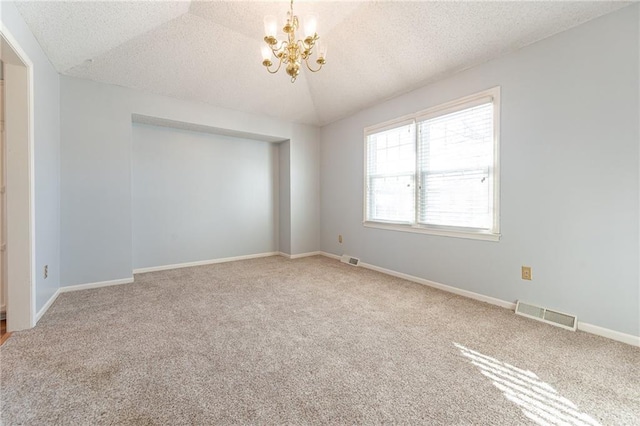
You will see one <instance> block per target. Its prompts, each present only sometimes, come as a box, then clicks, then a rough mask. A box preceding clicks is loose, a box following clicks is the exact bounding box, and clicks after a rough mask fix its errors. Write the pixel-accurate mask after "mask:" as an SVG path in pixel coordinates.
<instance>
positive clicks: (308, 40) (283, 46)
mask: <svg viewBox="0 0 640 426" xmlns="http://www.w3.org/2000/svg"><path fill="white" fill-rule="evenodd" d="M316 25H317V19H316V17H315V16H314V15H310V16H306V17H305V20H304V35H305V38H304V39H301V40H298V39H296V30H297V29H298V28H299V24H298V17H297V16H296V15H294V14H293V0H291V8H290V10H289V11H288V12H287V17H286V22H285V24H284V27H282V31H284V33H285V36H286V40H282V41H278V39H277V38H276V32H277V28H278V23H277V18H276V17H275V16H273V15H269V16H265V18H264V31H265V34H266V35H265V36H264V41H265V42H266V43H267V46H263V47H262V59H263V61H262V65H264V66H265V68H266V69H267V71H269V72H270V73H271V74H275V73H277V72H278V71H279V70H280V67H281V66H282V64H285V65H286V70H287V74H288V75H289V76H290V77H291V82H292V83H293V82H294V81H296V78H297V77H298V74H300V66H301V64H302V61H304V63H305V64H306V66H307V68H309V71H311V72H318V71H320V69H321V68H322V66H323V65H324V64H325V62H326V61H325V58H326V56H327V48H326V45H323V44H321V43H320V42H319V40H318V39H319V38H320V37H318V34H317V33H316ZM316 45H317V46H316ZM314 47H317V49H318V57H317V59H316V64H318V65H319V66H318V68H317V69H313V68H312V67H311V65H309V60H310V59H311V54H312V51H313V48H314ZM273 56H275V58H276V59H277V60H278V67H277V68H276V69H275V70H273V71H272V70H271V66H272V65H273V62H271V58H272V57H273Z"/></svg>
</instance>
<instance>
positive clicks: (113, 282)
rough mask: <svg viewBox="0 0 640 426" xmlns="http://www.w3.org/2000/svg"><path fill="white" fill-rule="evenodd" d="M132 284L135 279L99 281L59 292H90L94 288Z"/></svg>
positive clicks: (70, 287)
mask: <svg viewBox="0 0 640 426" xmlns="http://www.w3.org/2000/svg"><path fill="white" fill-rule="evenodd" d="M132 282H133V277H131V278H122V279H120V280H111V281H99V282H97V283H88V284H77V285H68V286H65V287H60V289H59V290H58V291H59V292H60V293H68V292H70V291H79V290H89V289H92V288H100V287H110V286H112V285H120V284H131V283H132Z"/></svg>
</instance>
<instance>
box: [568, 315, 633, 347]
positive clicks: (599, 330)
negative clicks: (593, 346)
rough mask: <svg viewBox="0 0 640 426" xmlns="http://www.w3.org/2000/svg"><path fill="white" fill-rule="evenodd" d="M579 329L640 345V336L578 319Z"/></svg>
mask: <svg viewBox="0 0 640 426" xmlns="http://www.w3.org/2000/svg"><path fill="white" fill-rule="evenodd" d="M578 330H580V331H584V332H585V333H591V334H595V335H597V336H602V337H606V338H608V339H611V340H616V341H618V342H622V343H626V344H628V345H631V346H637V347H640V336H634V335H633V334H626V333H621V332H619V331H615V330H611V329H608V328H604V327H599V326H597V325H593V324H588V323H585V322H581V321H578Z"/></svg>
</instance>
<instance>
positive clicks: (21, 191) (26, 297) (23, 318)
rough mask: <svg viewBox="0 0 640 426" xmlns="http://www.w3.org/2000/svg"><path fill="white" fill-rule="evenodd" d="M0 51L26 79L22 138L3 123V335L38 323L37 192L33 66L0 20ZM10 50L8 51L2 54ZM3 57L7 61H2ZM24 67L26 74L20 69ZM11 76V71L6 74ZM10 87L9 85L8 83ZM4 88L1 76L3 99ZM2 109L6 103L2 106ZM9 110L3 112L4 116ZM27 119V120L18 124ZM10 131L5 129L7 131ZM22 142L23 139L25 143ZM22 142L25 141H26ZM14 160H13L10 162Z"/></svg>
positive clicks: (21, 117) (6, 122)
mask: <svg viewBox="0 0 640 426" xmlns="http://www.w3.org/2000/svg"><path fill="white" fill-rule="evenodd" d="M0 47H1V48H2V50H3V51H2V52H0V53H1V55H2V58H3V62H4V63H5V64H7V63H9V64H11V63H12V62H13V65H15V66H16V67H15V68H14V71H16V70H17V71H19V72H24V74H23V75H21V78H22V80H23V81H24V80H26V91H27V93H25V94H24V95H25V97H26V108H24V106H23V108H21V109H22V110H23V111H25V112H26V115H27V117H23V116H20V119H26V126H23V127H24V128H25V129H26V133H27V135H26V138H25V135H24V131H22V134H20V133H19V134H18V136H17V137H15V138H13V137H11V134H10V127H9V126H11V123H9V122H8V120H5V129H6V131H5V136H6V137H7V138H6V145H5V149H6V157H5V158H6V167H7V170H6V172H7V183H8V184H9V186H8V187H7V218H6V220H7V270H8V271H7V272H8V282H7V293H8V294H7V331H17V330H24V329H28V328H31V327H34V326H35V325H36V291H35V290H36V289H35V277H36V274H35V259H36V256H35V209H34V207H35V189H34V181H35V180H34V169H35V167H34V91H33V86H34V84H33V62H32V61H31V59H30V58H29V56H28V55H27V54H26V52H25V51H24V50H23V49H22V47H21V46H20V45H19V43H18V42H17V40H16V39H15V37H13V35H12V34H11V32H10V31H9V30H8V29H7V28H6V27H5V26H4V24H3V23H2V22H0ZM7 47H8V48H10V49H11V50H12V52H7V51H4V49H6V48H7ZM5 58H7V60H5ZM20 67H24V68H25V69H24V71H22V70H19V68H20ZM10 74H11V73H10ZM10 84H11V83H10V82H9V85H10ZM7 88H8V84H7V81H6V75H5V99H6V93H7V92H6V90H7ZM5 107H6V105H5ZM6 114H7V108H5V118H6ZM21 121H23V122H24V121H25V120H21ZM7 130H8V131H7ZM25 139H26V141H25ZM25 142H26V143H25ZM12 158H13V159H14V160H13V161H11V159H12Z"/></svg>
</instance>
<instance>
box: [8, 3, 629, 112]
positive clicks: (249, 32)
mask: <svg viewBox="0 0 640 426" xmlns="http://www.w3.org/2000/svg"><path fill="white" fill-rule="evenodd" d="M629 4H630V2H611V1H595V2H585V1H577V2H564V1H563V2H548V1H543V2H537V1H506V2H501V1H487V2H482V1H478V2H463V1H458V2H450V1H443V2H434V1H410V2H409V1H295V2H294V12H295V13H296V15H298V16H300V18H302V17H303V16H305V15H306V14H308V13H314V14H316V15H317V16H318V34H319V36H320V37H321V39H322V40H323V41H324V42H326V44H327V45H328V53H327V64H326V65H325V67H324V68H323V69H322V70H321V71H320V72H318V73H315V74H313V73H310V72H308V71H307V70H306V69H305V70H304V71H303V72H302V73H301V75H300V77H298V80H297V81H296V82H295V83H291V82H290V80H289V78H288V76H287V75H286V74H285V72H284V70H281V71H280V72H279V73H278V74H275V75H271V74H268V73H267V72H266V70H265V69H264V67H263V66H262V57H261V55H260V48H261V47H262V45H263V44H264V41H263V36H264V34H263V31H264V30H263V18H264V16H265V15H270V14H273V15H277V16H279V17H284V16H285V14H286V11H287V10H288V8H289V2H288V1H253V2H250V1H238V0H236V1H195V0H194V1H176V2H168V1H106V2H96V1H80V2H79V1H72V2H67V1H41V2H38V1H18V2H16V6H17V8H18V10H19V11H20V13H21V14H22V16H23V17H24V20H25V21H26V23H27V25H28V26H29V27H30V29H31V31H32V32H33V34H34V35H35V37H36V38H37V40H38V42H39V43H40V45H41V46H42V48H43V50H44V51H45V53H46V54H47V56H48V57H49V59H50V60H51V63H52V64H53V66H54V67H55V69H56V70H57V71H58V72H59V73H61V74H63V75H68V76H73V77H79V78H84V79H89V80H94V81H97V82H102V83H109V84H115V85H119V86H124V87H129V88H133V89H138V90H143V91H146V92H151V93H157V94H161V95H166V96H171V97H176V98H181V99H188V100H193V101H200V102H205V103H207V104H211V105H215V106H219V107H223V108H228V109H233V110H239V111H245V112H249V113H255V114H261V115H268V116H272V117H275V118H280V119H285V120H290V121H295V122H299V123H307V124H315V125H323V124H327V123H330V122H333V121H335V120H338V119H340V118H343V117H346V116H348V115H350V114H352V113H354V112H356V111H358V110H360V109H362V108H365V107H368V106H370V105H373V104H375V103H377V102H380V101H382V100H385V99H389V98H391V97H393V96H396V95H398V94H401V93H405V92H407V91H409V90H412V89H414V88H416V87H419V86H422V85H424V84H427V83H430V82H433V81H436V80H438V79H441V78H444V77H446V76H448V75H451V74H454V73H456V72H459V71H461V70H463V69H466V68H469V67H472V66H474V65H477V64H480V63H483V62H485V61H488V60H490V59H493V58H496V57H498V56H501V55H504V54H506V53H509V52H512V51H514V50H517V49H519V48H522V47H524V46H526V45H528V44H531V43H534V42H536V41H538V40H541V39H543V38H546V37H549V36H551V35H553V34H556V33H559V32H561V31H565V30H567V29H569V28H571V27H574V26H576V25H579V24H581V23H583V22H586V21H589V20H591V19H594V18H596V17H599V16H602V15H605V14H607V13H610V12H612V11H614V10H617V9H620V8H622V7H625V6H627V5H629Z"/></svg>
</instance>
